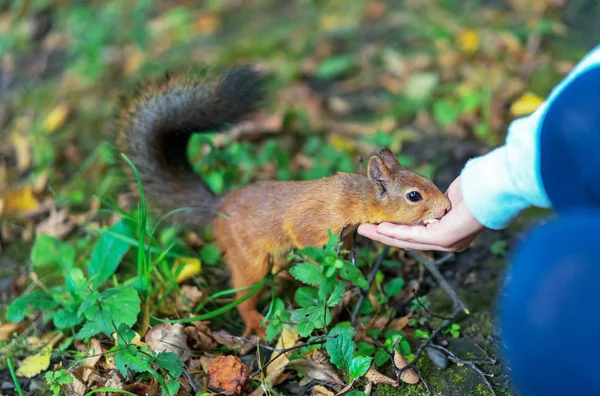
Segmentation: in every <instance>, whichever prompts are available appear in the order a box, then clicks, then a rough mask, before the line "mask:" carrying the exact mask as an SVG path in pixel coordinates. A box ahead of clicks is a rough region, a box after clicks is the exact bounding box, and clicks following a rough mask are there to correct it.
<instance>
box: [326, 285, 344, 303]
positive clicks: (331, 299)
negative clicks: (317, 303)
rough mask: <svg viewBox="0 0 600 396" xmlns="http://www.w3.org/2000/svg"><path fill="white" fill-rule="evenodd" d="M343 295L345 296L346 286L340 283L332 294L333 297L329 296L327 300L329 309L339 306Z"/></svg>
mask: <svg viewBox="0 0 600 396" xmlns="http://www.w3.org/2000/svg"><path fill="white" fill-rule="evenodd" d="M342 294H344V284H343V283H342V282H338V283H337V285H335V289H334V290H333V293H331V296H329V299H327V306H328V307H329V308H333V307H335V306H336V305H338V303H339V302H340V300H341V299H342Z"/></svg>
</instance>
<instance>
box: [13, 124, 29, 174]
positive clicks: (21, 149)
mask: <svg viewBox="0 0 600 396" xmlns="http://www.w3.org/2000/svg"><path fill="white" fill-rule="evenodd" d="M10 140H11V143H12V145H13V147H14V148H15V155H16V157H17V170H19V172H23V171H25V170H27V169H28V168H29V166H30V165H31V140H29V139H28V138H27V137H26V136H23V135H22V134H20V133H13V134H11V135H10Z"/></svg>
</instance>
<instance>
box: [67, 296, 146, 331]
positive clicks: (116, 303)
mask: <svg viewBox="0 0 600 396" xmlns="http://www.w3.org/2000/svg"><path fill="white" fill-rule="evenodd" d="M98 303H99V304H100V307H101V309H100V307H98V306H97V305H90V306H89V308H88V309H86V310H85V312H84V314H85V317H86V319H87V320H88V322H87V323H85V324H84V325H83V327H82V328H81V330H80V331H79V333H77V338H78V339H83V338H87V337H91V336H94V335H96V334H98V333H104V334H106V335H107V336H108V337H110V335H111V334H112V333H114V332H115V326H119V325H120V324H121V323H124V324H126V325H127V326H130V327H131V326H133V324H134V323H135V322H136V320H137V316H138V314H139V312H140V297H139V296H138V293H137V291H136V290H135V289H134V288H132V287H124V286H120V287H117V288H112V289H108V290H105V291H104V292H103V293H102V294H101V295H100V299H99V301H98Z"/></svg>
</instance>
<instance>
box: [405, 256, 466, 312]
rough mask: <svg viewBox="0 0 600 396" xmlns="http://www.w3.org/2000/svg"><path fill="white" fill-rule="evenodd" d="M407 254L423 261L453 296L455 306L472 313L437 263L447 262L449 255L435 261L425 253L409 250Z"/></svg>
mask: <svg viewBox="0 0 600 396" xmlns="http://www.w3.org/2000/svg"><path fill="white" fill-rule="evenodd" d="M406 254H408V255H409V256H410V257H412V258H414V259H415V260H417V261H418V262H419V263H421V264H422V265H423V266H424V267H425V268H427V270H428V271H429V272H430V273H431V275H433V277H434V278H435V280H436V281H437V282H438V283H439V285H440V286H441V287H442V289H444V291H445V292H446V293H447V294H448V295H449V296H450V298H452V301H453V302H454V305H455V306H458V307H459V308H460V309H461V310H463V311H464V312H465V313H466V314H467V315H468V314H469V313H470V312H469V309H468V308H467V306H466V305H465V303H464V302H463V301H462V300H461V299H460V297H459V296H458V294H456V291H454V289H453V288H452V286H450V284H449V283H448V281H446V279H445V278H444V276H443V275H442V273H441V272H440V270H439V269H438V268H437V265H438V264H436V263H438V262H445V261H447V260H449V257H448V255H446V256H445V257H442V258H441V259H440V260H437V261H433V260H431V259H429V258H428V257H425V256H424V255H422V254H420V253H416V252H414V251H412V250H407V251H406ZM442 260H443V261H442Z"/></svg>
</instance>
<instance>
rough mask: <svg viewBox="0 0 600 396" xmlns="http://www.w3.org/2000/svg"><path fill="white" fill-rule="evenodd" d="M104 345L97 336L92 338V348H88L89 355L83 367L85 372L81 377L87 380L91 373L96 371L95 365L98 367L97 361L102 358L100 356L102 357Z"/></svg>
mask: <svg viewBox="0 0 600 396" xmlns="http://www.w3.org/2000/svg"><path fill="white" fill-rule="evenodd" d="M102 352H103V350H102V345H101V344H100V341H98V340H97V339H95V338H92V339H91V340H90V348H89V350H88V357H87V358H85V362H84V363H83V366H84V369H83V373H82V374H81V378H82V379H83V380H84V381H85V382H87V380H88V378H89V377H90V374H91V373H92V372H93V371H94V369H95V367H96V363H98V361H99V360H100V358H101V357H102Z"/></svg>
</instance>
